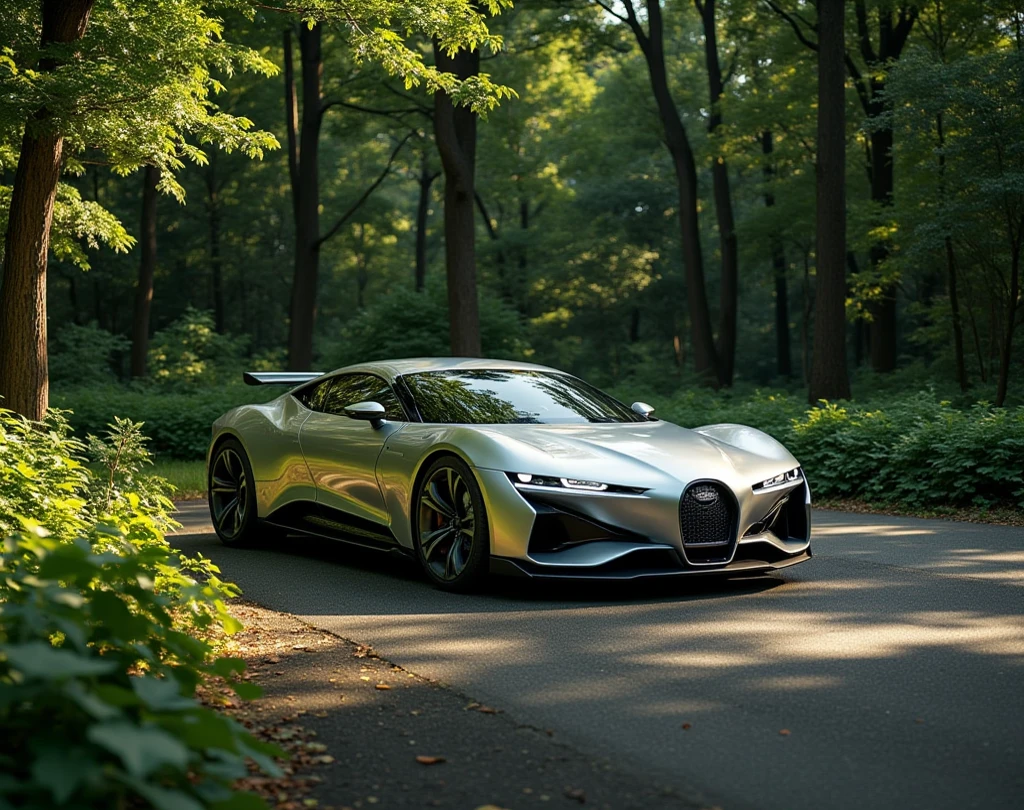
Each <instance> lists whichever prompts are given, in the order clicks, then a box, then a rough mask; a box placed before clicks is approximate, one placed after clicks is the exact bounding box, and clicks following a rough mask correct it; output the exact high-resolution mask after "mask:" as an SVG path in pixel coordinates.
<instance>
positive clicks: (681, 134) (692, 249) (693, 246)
mask: <svg viewBox="0 0 1024 810" xmlns="http://www.w3.org/2000/svg"><path fill="white" fill-rule="evenodd" d="M628 9H630V10H631V9H632V4H631V3H630V4H629V5H628ZM647 19H648V24H649V28H650V33H649V34H645V33H644V31H643V28H642V27H641V26H640V23H639V21H638V20H637V19H636V17H635V15H633V16H631V17H630V20H629V25H630V28H631V29H632V30H633V33H634V35H635V36H636V39H637V42H638V43H639V45H640V49H641V50H642V51H643V54H644V59H645V60H646V62H647V72H648V74H649V76H650V80H651V89H652V91H653V92H654V100H655V102H656V104H657V106H658V115H659V118H660V119H661V124H662V128H663V129H664V132H665V145H666V146H667V147H668V151H669V153H670V154H671V156H672V166H673V169H674V170H675V175H676V185H677V187H678V192H679V226H680V232H681V235H682V251H683V264H684V266H685V268H686V298H687V303H688V306H689V314H690V330H691V340H692V342H693V363H694V368H695V370H696V372H697V374H698V376H700V377H702V378H703V379H704V380H705V381H706V382H707V383H708V384H709V385H711V386H713V387H716V388H717V387H718V385H719V384H720V383H719V381H720V377H719V372H718V354H717V352H716V350H715V342H714V336H713V334H712V330H711V314H710V311H709V309H708V295H707V286H706V284H705V280H704V258H703V255H702V254H701V247H700V222H699V218H698V211H697V207H698V202H699V200H698V197H697V167H696V164H695V162H694V156H693V149H692V148H691V146H690V140H689V138H688V137H687V134H686V129H685V127H684V126H683V121H682V119H681V118H680V117H679V110H678V109H677V108H676V105H675V101H674V100H673V98H672V93H671V91H670V90H669V86H668V74H667V71H666V68H665V41H664V40H665V32H664V22H663V20H662V17H661V4H660V0H647Z"/></svg>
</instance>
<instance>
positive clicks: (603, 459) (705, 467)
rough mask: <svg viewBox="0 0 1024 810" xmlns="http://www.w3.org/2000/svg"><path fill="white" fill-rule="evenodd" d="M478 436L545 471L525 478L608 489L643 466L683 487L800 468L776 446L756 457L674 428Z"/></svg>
mask: <svg viewBox="0 0 1024 810" xmlns="http://www.w3.org/2000/svg"><path fill="white" fill-rule="evenodd" d="M478 430H480V431H481V432H484V433H486V434H488V435H490V436H491V437H492V438H493V439H494V440H496V441H498V442H499V443H500V444H502V445H504V446H505V447H506V449H508V450H509V451H511V452H516V450H517V449H518V454H517V455H518V456H519V457H520V458H521V460H522V461H523V462H530V461H532V462H534V464H535V465H543V466H542V467H540V468H536V469H535V468H531V469H524V470H522V471H523V472H533V473H537V474H550V475H573V476H584V475H586V476H592V477H594V478H595V479H600V480H604V481H606V482H607V483H622V484H630V483H632V480H622V479H623V475H629V476H630V477H632V476H634V475H636V474H637V473H638V472H640V468H641V467H642V466H646V467H648V468H654V470H657V471H659V472H662V473H665V474H667V475H670V476H672V477H673V478H676V479H678V480H681V481H689V480H693V479H695V478H704V477H708V478H720V479H722V480H733V481H735V480H739V479H743V480H750V479H756V478H758V477H759V476H760V477H767V476H768V475H772V474H775V472H778V471H779V469H780V468H781V467H786V468H788V467H792V466H796V462H795V460H794V459H793V458H792V456H790V455H789V453H788V452H786V451H785V450H783V449H782V448H781V447H780V446H779V445H777V444H776V443H775V442H774V441H772V440H766V441H763V442H761V444H760V445H758V444H754V445H753V446H754V447H756V448H757V449H758V450H760V451H767V452H751V451H750V450H747V449H741V448H740V447H736V446H734V445H731V444H727V443H726V442H725V441H722V440H720V439H713V438H709V437H708V436H705V435H703V434H701V433H698V432H696V431H694V430H689V429H687V428H683V427H679V426H678V425H674V424H672V423H671V422H660V421H659V422H631V423H614V424H604V423H590V424H583V425H575V424H574V425H486V426H481V427H480V428H478ZM754 436H757V437H763V434H760V433H758V432H756V431H755V432H753V433H752V434H750V435H749V436H746V437H745V438H748V439H749V438H753V437H754ZM514 445H517V446H518V447H515V446H514ZM526 448H529V449H530V450H533V451H535V452H536V457H535V458H532V459H531V458H530V456H533V455H534V454H533V453H531V452H530V450H527V449H526ZM545 462H546V463H545ZM637 462H639V464H638V463H637ZM787 465H788V466H787ZM515 471H516V472H518V470H515ZM635 485H637V486H642V485H644V484H643V483H641V482H639V481H638V482H636V484H635Z"/></svg>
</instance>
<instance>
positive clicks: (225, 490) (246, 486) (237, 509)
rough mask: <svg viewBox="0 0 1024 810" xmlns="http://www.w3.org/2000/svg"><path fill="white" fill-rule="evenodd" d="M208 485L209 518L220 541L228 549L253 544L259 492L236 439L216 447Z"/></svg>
mask: <svg viewBox="0 0 1024 810" xmlns="http://www.w3.org/2000/svg"><path fill="white" fill-rule="evenodd" d="M207 483H208V494H209V502H210V517H211V518H213V528H214V530H215V531H216V532H217V536H218V537H219V538H220V539H221V542H223V543H224V544H225V545H229V546H230V545H242V544H245V543H250V542H252V541H253V540H254V535H255V530H256V526H257V523H258V521H257V519H256V493H255V490H254V485H253V475H252V468H251V467H250V466H249V460H248V458H246V455H245V450H244V449H243V448H242V445H241V444H240V443H239V442H238V441H237V440H235V439H228V440H227V441H225V442H224V443H223V444H221V445H220V446H219V447H218V448H217V451H216V453H214V456H213V458H212V459H211V461H210V470H209V476H208V482H207Z"/></svg>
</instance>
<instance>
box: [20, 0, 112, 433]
mask: <svg viewBox="0 0 1024 810" xmlns="http://www.w3.org/2000/svg"><path fill="white" fill-rule="evenodd" d="M92 6H93V0H43V4H42V16H43V31H42V37H41V40H40V43H41V45H42V46H46V45H48V44H50V43H54V42H75V41H77V40H79V39H81V38H82V36H83V34H85V29H86V26H87V25H88V24H89V14H90V12H91V11H92ZM54 67H56V65H55V63H54V62H53V60H52V59H42V60H40V62H39V69H40V70H41V71H51V70H53V69H54ZM49 117H50V116H49V113H48V112H47V110H46V108H45V107H43V108H42V109H40V110H39V111H38V112H37V113H36V114H35V115H33V116H32V117H31V118H30V119H29V120H28V121H27V122H26V125H25V134H24V136H23V137H22V141H21V153H20V155H19V157H18V168H17V170H16V171H15V173H14V187H13V188H12V190H11V204H10V210H9V216H8V222H7V234H6V237H5V242H4V264H3V280H2V282H0V283H2V286H0V396H2V397H3V400H2V403H0V404H2V407H4V408H8V409H10V410H12V411H15V412H17V413H20V414H22V415H23V416H25V417H27V418H29V419H36V420H38V419H42V418H43V416H44V415H45V414H46V409H47V407H48V405H49V375H48V368H47V358H46V264H47V260H48V258H49V256H48V254H49V249H50V225H51V224H52V222H53V203H54V200H55V199H56V196H57V183H58V182H59V181H60V172H61V165H62V162H63V152H64V139H63V137H62V136H61V135H59V134H58V133H56V132H53V131H51V130H50V129H49V127H48V126H47V123H48V121H47V119H48V118H49Z"/></svg>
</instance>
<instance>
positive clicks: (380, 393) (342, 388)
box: [310, 374, 405, 422]
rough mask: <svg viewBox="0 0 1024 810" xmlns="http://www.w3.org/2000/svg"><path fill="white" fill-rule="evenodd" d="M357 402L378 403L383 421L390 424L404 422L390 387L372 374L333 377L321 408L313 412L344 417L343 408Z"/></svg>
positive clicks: (402, 414) (396, 399)
mask: <svg viewBox="0 0 1024 810" xmlns="http://www.w3.org/2000/svg"><path fill="white" fill-rule="evenodd" d="M357 402H379V403H380V404H381V405H383V406H384V414H385V419H388V420H389V421H392V422H404V421H405V413H404V412H403V411H402V406H401V405H400V404H399V402H398V398H397V397H396V396H395V394H394V392H393V391H392V390H391V386H390V385H388V384H387V382H385V381H384V380H382V379H381V378H380V377H375V376H373V375H372V374H342V375H340V376H338V377H335V378H334V380H333V384H332V385H331V387H330V390H329V391H328V392H327V393H326V395H325V396H324V398H323V405H322V407H321V408H315V409H314V410H321V411H323V412H324V413H330V414H335V415H338V416H344V415H345V408H346V407H347V406H348V405H354V404H355V403H357ZM310 407H312V406H310Z"/></svg>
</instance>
